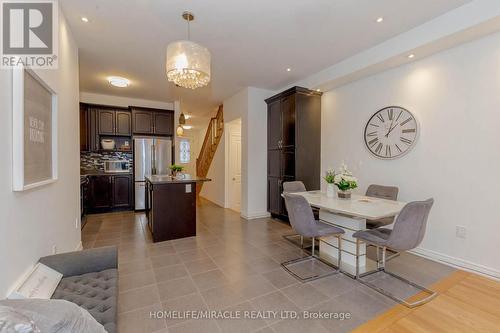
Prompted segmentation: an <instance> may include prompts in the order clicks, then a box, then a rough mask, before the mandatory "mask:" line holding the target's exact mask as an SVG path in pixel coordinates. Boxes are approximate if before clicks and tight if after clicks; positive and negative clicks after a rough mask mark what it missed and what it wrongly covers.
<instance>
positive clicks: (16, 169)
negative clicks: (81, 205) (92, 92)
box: [12, 67, 57, 191]
mask: <svg viewBox="0 0 500 333" xmlns="http://www.w3.org/2000/svg"><path fill="white" fill-rule="evenodd" d="M12 89H13V101H12V112H13V114H12V120H13V128H12V134H13V140H12V141H13V150H12V152H13V190H14V191H25V190H28V189H31V188H35V187H38V186H43V185H47V184H49V183H52V182H55V181H56V180H57V94H56V92H55V91H54V89H52V88H51V87H50V86H49V84H47V83H46V82H45V81H44V80H42V79H41V78H40V77H39V76H38V75H37V74H36V73H35V72H34V71H32V70H31V69H28V68H23V67H19V68H15V69H13V77H12Z"/></svg>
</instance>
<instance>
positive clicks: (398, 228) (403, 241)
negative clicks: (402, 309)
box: [353, 199, 437, 308]
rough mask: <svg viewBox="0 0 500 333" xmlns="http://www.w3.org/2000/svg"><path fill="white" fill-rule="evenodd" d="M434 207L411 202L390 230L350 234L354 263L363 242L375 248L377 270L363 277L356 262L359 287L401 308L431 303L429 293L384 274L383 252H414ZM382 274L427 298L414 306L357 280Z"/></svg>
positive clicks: (433, 295)
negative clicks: (414, 289) (389, 250)
mask: <svg viewBox="0 0 500 333" xmlns="http://www.w3.org/2000/svg"><path fill="white" fill-rule="evenodd" d="M433 204H434V199H429V200H426V201H414V202H410V203H408V204H406V206H404V207H403V209H402V210H401V212H400V213H399V215H398V217H397V218H396V221H395V222H394V228H393V229H392V230H391V229H387V228H376V229H372V230H363V231H357V232H355V233H354V234H353V237H354V238H356V261H357V260H358V257H357V256H358V254H359V244H360V243H361V242H364V243H366V244H371V245H374V246H376V247H377V269H376V270H373V271H370V272H366V273H363V274H360V273H359V265H358V262H356V278H357V279H358V280H359V281H360V282H361V283H363V284H365V285H367V286H368V287H370V288H372V289H375V290H376V291H378V292H380V293H381V294H383V295H386V296H388V297H390V298H392V299H393V300H395V301H397V302H399V303H402V304H404V305H405V306H407V307H410V308H411V307H415V306H418V305H422V304H424V303H427V302H428V301H430V300H431V299H433V298H434V297H435V296H436V295H437V293H436V292H434V291H432V290H429V289H427V288H425V287H422V286H420V285H418V284H416V283H414V282H411V281H409V280H406V279H405V278H403V277H401V276H398V275H396V274H394V273H391V272H388V271H386V270H385V263H386V258H385V254H386V250H387V249H391V250H394V251H397V252H404V251H408V250H412V249H414V248H416V247H417V246H418V245H420V243H421V242H422V240H423V238H424V235H425V229H426V226H427V219H428V217H429V212H430V210H431V208H432V205H433ZM380 248H382V261H381V262H380V260H379V249H380ZM380 271H382V272H384V273H386V274H389V275H390V276H393V277H395V278H397V279H399V280H401V281H403V282H405V283H407V284H409V285H411V286H413V287H415V288H417V289H419V290H421V291H423V292H425V293H427V294H428V295H429V296H427V297H425V298H423V299H421V300H419V301H415V302H411V303H410V302H407V301H406V300H404V299H401V298H399V297H396V296H394V295H392V294H391V293H389V292H387V291H386V290H384V289H381V288H379V287H377V286H375V285H374V284H372V283H370V282H367V281H362V280H361V278H363V277H366V276H368V275H371V274H374V273H377V272H380Z"/></svg>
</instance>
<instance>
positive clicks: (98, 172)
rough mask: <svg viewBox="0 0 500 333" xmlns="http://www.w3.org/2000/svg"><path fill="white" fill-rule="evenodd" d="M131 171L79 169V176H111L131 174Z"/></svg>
mask: <svg viewBox="0 0 500 333" xmlns="http://www.w3.org/2000/svg"><path fill="white" fill-rule="evenodd" d="M131 174H132V171H127V172H104V171H102V170H96V169H80V176H82V177H84V176H112V175H131Z"/></svg>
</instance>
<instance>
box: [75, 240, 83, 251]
mask: <svg viewBox="0 0 500 333" xmlns="http://www.w3.org/2000/svg"><path fill="white" fill-rule="evenodd" d="M81 250H83V244H82V241H80V242H78V244H77V245H76V248H75V251H81Z"/></svg>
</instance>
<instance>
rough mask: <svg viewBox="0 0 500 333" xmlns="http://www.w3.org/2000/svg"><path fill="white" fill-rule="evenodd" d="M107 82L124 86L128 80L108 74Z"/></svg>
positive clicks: (126, 85)
mask: <svg viewBox="0 0 500 333" xmlns="http://www.w3.org/2000/svg"><path fill="white" fill-rule="evenodd" d="M108 82H109V84H111V85H112V86H114V87H118V88H126V87H128V86H129V85H130V80H129V79H126V78H124V77H120V76H109V77H108Z"/></svg>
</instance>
